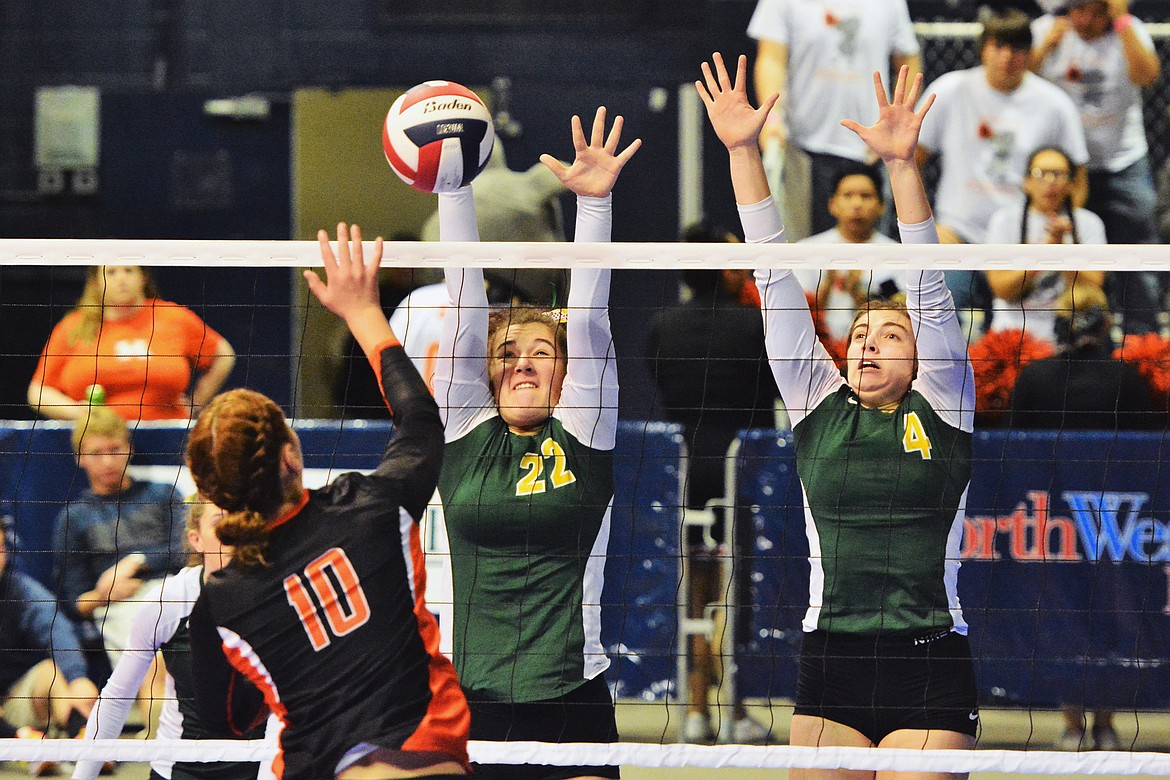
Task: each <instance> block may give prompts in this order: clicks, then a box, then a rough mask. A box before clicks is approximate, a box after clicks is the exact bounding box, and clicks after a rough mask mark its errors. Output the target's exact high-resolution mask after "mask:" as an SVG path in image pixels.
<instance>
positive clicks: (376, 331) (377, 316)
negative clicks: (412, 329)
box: [345, 305, 397, 355]
mask: <svg viewBox="0 0 1170 780" xmlns="http://www.w3.org/2000/svg"><path fill="white" fill-rule="evenodd" d="M345 324H346V325H347V326H349V331H350V333H352V334H353V337H354V340H355V341H357V343H358V346H360V347H361V348H362V352H364V353H365V354H367V355H372V354H374V350H375V349H377V347H378V345H379V344H384V343H386V342H387V341H390V340H397V336H395V335H394V331H392V330H391V329H390V324H389V323H388V322H387V321H386V315H385V314H383V313H382V307H380V306H377V305H374V306H367V307H363V308H361V309H359V310H357V311H355V312H353V313H352V314H349V315H347V316H346V318H345Z"/></svg>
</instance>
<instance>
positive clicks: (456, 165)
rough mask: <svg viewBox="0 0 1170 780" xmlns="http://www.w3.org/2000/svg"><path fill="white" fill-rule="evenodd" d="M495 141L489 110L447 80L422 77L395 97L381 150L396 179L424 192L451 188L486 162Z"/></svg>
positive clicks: (463, 183) (465, 181) (461, 184)
mask: <svg viewBox="0 0 1170 780" xmlns="http://www.w3.org/2000/svg"><path fill="white" fill-rule="evenodd" d="M494 142H495V131H494V130H493V128H492V117H491V112H489V111H488V109H487V106H485V105H484V103H483V101H482V100H480V99H479V96H478V95H476V94H475V93H474V92H472V91H471V90H470V89H468V88H467V87H464V86H462V85H460V84H456V83H454V82H451V81H426V82H423V83H422V84H419V85H418V86H417V87H413V88H412V89H410V90H408V91H407V92H406V93H405V94H403V95H402V96H401V97H399V98H398V99H397V100H395V101H394V105H392V106H391V107H390V111H389V112H388V113H387V114H386V121H385V122H384V123H383V126H382V149H383V150H384V151H385V153H386V161H387V162H388V163H390V168H391V169H392V170H393V171H394V173H396V174H398V177H399V178H400V179H402V180H403V181H404V182H406V183H407V184H409V185H410V186H411V187H413V188H414V189H416V190H420V191H422V192H453V191H454V190H457V189H459V188H460V187H464V186H466V185H468V184H470V183H471V180H472V179H474V178H475V177H476V176H477V175H478V174H479V172H480V171H482V170H483V169H484V167H485V166H486V165H487V162H488V159H489V158H490V157H491V154H492V145H493V143H494Z"/></svg>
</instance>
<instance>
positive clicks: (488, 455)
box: [439, 416, 614, 702]
mask: <svg viewBox="0 0 1170 780" xmlns="http://www.w3.org/2000/svg"><path fill="white" fill-rule="evenodd" d="M613 490H614V480H613V453H612V451H603V450H595V449H591V448H589V447H586V446H585V445H583V444H581V443H580V442H579V441H578V440H577V439H576V438H575V437H574V436H572V435H571V434H569V433H568V432H567V431H566V430H565V428H564V425H563V424H562V423H561V421H560V420H559V419H557V418H556V417H552V418H550V419H549V422H548V424H547V425H546V426H545V428H544V430H543V431H542V432H541V433H540V434H538V435H536V436H518V435H515V434H513V433H511V432H509V430H508V428H507V425H505V423H504V422H503V420H502V419H500V418H499V417H498V416H493V417H491V418H490V419H488V420H486V421H484V422H482V423H480V424H479V425H477V426H476V427H475V428H473V429H472V430H471V431H470V432H469V433H467V434H466V435H465V436H463V437H461V438H459V439H457V440H455V441H452V442H448V443H447V445H446V450H445V452H444V462H443V472H442V474H441V476H440V478H439V495H440V497H441V498H442V502H443V516H444V520H445V522H446V526H447V536H448V540H449V542H450V547H451V570H452V572H451V574H452V587H453V594H454V595H453V600H454V615H455V625H454V634H453V656H454V661H455V665H456V668H457V669H458V672H459V679H460V682H461V683H462V684H463V687H464V689H465V690H467V691H469V692H474V693H476V694H480V695H486V696H487V697H489V698H491V699H495V700H499V701H514V702H528V701H541V700H545V699H552V698H556V697H559V696H562V695H564V694H565V693H568V692H569V691H571V690H573V689H574V688H577V687H578V686H580V685H581V684H582V683H584V682H585V681H586V680H588V679H592V678H593V677H595V676H596V675H597V674H599V673H600V672H601V671H603V670H604V669H605V667H606V666H607V665H608V660H607V659H606V657H605V653H604V650H603V648H602V646H601V636H600V631H601V619H600V610H601V589H602V586H603V584H604V580H603V575H604V568H605V550H606V545H607V543H608V539H609V512H610V507H611V504H612V502H613Z"/></svg>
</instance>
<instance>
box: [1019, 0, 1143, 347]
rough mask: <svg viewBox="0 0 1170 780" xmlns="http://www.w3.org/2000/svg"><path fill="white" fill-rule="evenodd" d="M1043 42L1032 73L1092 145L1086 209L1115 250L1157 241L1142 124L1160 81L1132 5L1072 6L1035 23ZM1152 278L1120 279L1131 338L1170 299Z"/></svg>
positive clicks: (1119, 299)
mask: <svg viewBox="0 0 1170 780" xmlns="http://www.w3.org/2000/svg"><path fill="white" fill-rule="evenodd" d="M1032 34H1033V36H1034V37H1035V40H1036V41H1037V44H1036V47H1035V48H1034V49H1033V51H1032V68H1033V70H1035V71H1036V72H1037V73H1038V74H1040V75H1041V76H1043V77H1044V78H1045V79H1047V80H1048V81H1051V82H1052V83H1053V84H1055V85H1057V86H1058V87H1060V88H1061V89H1062V90H1064V92H1065V93H1066V94H1067V95H1068V96H1069V97H1070V98H1072V101H1073V103H1075V104H1076V106H1077V109H1078V110H1079V112H1080V115H1081V121H1082V122H1083V124H1084V127H1085V138H1086V141H1087V142H1088V150H1089V163H1088V171H1089V174H1088V181H1089V197H1088V201H1087V203H1086V204H1085V206H1086V208H1088V209H1089V210H1090V211H1092V212H1094V213H1096V214H1098V215H1099V216H1100V217H1101V219H1102V220H1103V221H1104V223H1105V230H1106V233H1107V234H1108V236H1109V243H1111V244H1150V243H1155V242H1156V241H1157V235H1156V232H1155V220H1154V212H1155V205H1156V202H1157V195H1156V193H1155V190H1154V180H1153V176H1152V173H1151V170H1150V161H1149V146H1148V144H1147V142H1146V132H1145V126H1144V124H1143V121H1142V93H1141V91H1142V89H1143V88H1144V87H1148V86H1150V85H1151V84H1153V83H1154V82H1155V81H1156V80H1157V78H1158V75H1159V74H1160V73H1161V65H1160V63H1159V60H1158V55H1157V53H1156V52H1155V51H1154V43H1153V41H1152V40H1151V38H1150V34H1149V32H1147V30H1146V28H1145V26H1144V25H1143V24H1142V23H1141V22H1140V21H1139V20H1138V19H1136V18H1134V16H1133V15H1132V14H1130V13H1129V3H1128V0H1068V2H1066V3H1065V8H1064V14H1062V15H1056V14H1045V15H1044V16H1042V17H1041V18H1039V19H1037V20H1036V21H1035V22H1033V23H1032ZM1162 287H1163V285H1162V284H1161V283H1160V282H1159V279H1158V277H1157V276H1156V275H1155V274H1153V273H1150V272H1138V273H1127V274H1119V275H1118V276H1117V277H1116V278H1115V279H1114V301H1113V305H1114V308H1117V309H1120V310H1121V311H1122V312H1123V314H1124V319H1123V323H1122V324H1123V326H1124V327H1125V329H1126V331H1128V332H1133V333H1145V332H1150V331H1155V330H1156V329H1157V327H1158V324H1157V314H1158V312H1159V311H1160V310H1161V308H1162V306H1161V301H1162V295H1163V293H1164V292H1165V290H1164V289H1162Z"/></svg>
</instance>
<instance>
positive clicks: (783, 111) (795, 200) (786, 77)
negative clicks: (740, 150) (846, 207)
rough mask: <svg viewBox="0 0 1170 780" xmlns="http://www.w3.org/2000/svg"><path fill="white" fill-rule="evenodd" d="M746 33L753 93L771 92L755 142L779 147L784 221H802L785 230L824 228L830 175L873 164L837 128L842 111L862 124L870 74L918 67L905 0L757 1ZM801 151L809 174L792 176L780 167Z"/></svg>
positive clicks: (788, 166)
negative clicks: (751, 46) (803, 178)
mask: <svg viewBox="0 0 1170 780" xmlns="http://www.w3.org/2000/svg"><path fill="white" fill-rule="evenodd" d="M747 32H748V35H750V36H751V37H752V38H755V39H756V40H757V41H758V42H759V46H758V51H757V56H756V64H755V84H756V95H757V97H758V99H759V101H760V102H761V103H762V102H763V101H764V100H765V99H767V98H769V97H771V96H772V95H773V94H775V93H779V95H780V100H779V101H777V103H776V107H775V108H774V109H773V110H772V112H771V113H770V114H769V115H768V124H767V125H766V126H765V128H764V132H763V133H762V134H761V136H760V144H761V146H762V147H763V148H764V149H767V148H768V147H769V145H771V144H780V145H782V146H784V147H786V162H785V171H786V174H785V176H786V182H785V189H786V190H787V189H792V188H799V189H800V190H801V192H800V194H799V195H796V194H795V193H792V192H789V193H787V198H788V204H789V209H788V211H789V214H788V220H787V221H788V224H789V229H790V230H792V229H793V227H794V226H795V225H796V224H798V223H799V224H805V223H806V220H808V219H809V218H810V217H806V215H810V216H811V222H808V223H807V224H809V225H810V228H809V229H808V230H805V231H801V232H800V233H799V235H797V234H796V233H793V234H791V235H792V236H793V237H803V236H807V235H809V234H810V233H821V232H824V231H826V230H830V229H832V227H833V224H834V221H833V217H832V215H831V214H830V213H829V212H828V210H827V209H826V204H827V203H828V202H829V199H830V197H831V196H832V194H833V189H832V188H833V185H834V183H835V181H836V177H837V173H838V172H839V171H840V170H842V169H843V168H845V167H847V166H851V165H853V164H854V163H858V162H869V163H873V162H875V159H874V157H873V155H872V154H870V152H869V150H868V149H867V148H866V147H865V144H863V143H861V142H860V141H859V140H858V139H857V137H856V136H855V135H854V134H853V133H850V132H848V131H847V130H845V129H844V128H842V127H841V126H840V124H839V119H840V118H841V117H843V116H852V117H857V118H858V119H859V120H862V121H865V122H870V121H873V120H874V119H876V118H877V112H876V109H875V108H874V105H873V73H874V71H880V72H881V73H883V74H886V75H887V76H888V75H889V73H890V65H891V62H892V63H893V72H895V73H896V72H898V70H900V69H901V67H902V66H903V65H908V66H909V67H910V71H911V77H913V74H914V73H917V72H918V71H920V70H921V69H922V63H921V58H920V56H919V46H918V39H917V38H916V37H915V36H914V28H913V27H912V25H911V23H910V13H909V11H908V10H907V7H906V0H882V2H872V3H849V4H842V3H834V2H828V1H827V0H813V1H812V2H809V0H759V2H758V4H757V5H756V10H755V13H754V14H752V19H751V22H750V23H749V24H748V30H747ZM805 154H807V155H808V158H809V162H810V166H809V168H808V170H809V181H808V182H801V183H797V182H794V181H792V179H791V178H790V176H789V175H790V174H791V173H792V172H793V171H794V170H797V169H799V168H800V167H801V166H799V165H795V164H794V161H793V160H792V159H791V158H793V157H794V156H796V155H805Z"/></svg>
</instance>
